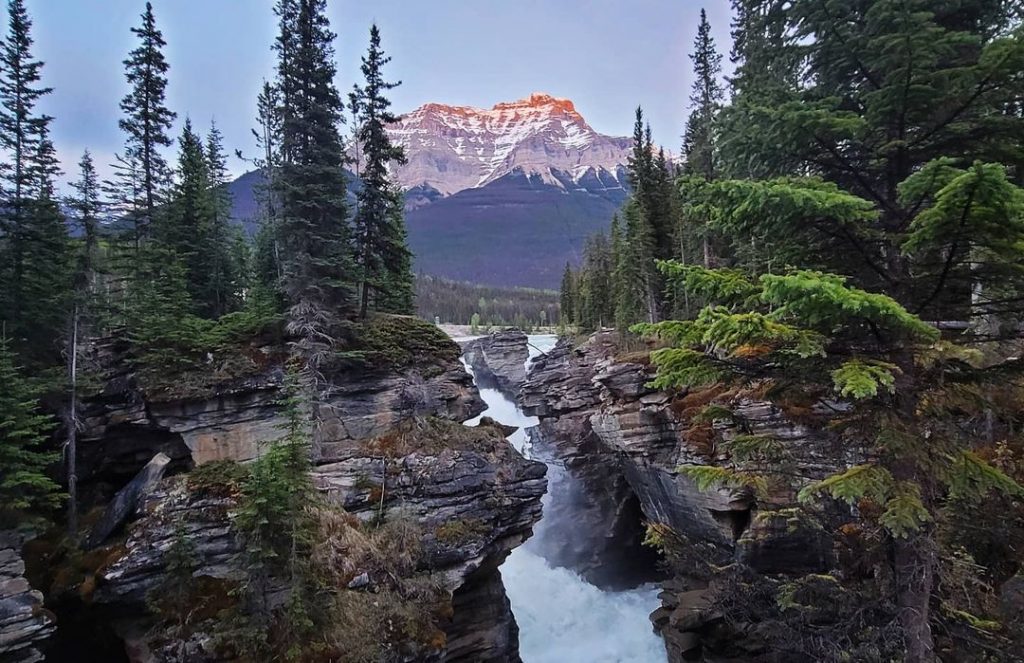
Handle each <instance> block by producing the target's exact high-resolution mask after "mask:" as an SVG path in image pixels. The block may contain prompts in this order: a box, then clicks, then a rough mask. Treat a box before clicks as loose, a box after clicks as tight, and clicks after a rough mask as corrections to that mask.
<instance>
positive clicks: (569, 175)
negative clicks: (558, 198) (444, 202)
mask: <svg viewBox="0 0 1024 663" xmlns="http://www.w3.org/2000/svg"><path fill="white" fill-rule="evenodd" d="M388 133H389V135H390V136H391V139H392V140H393V141H394V142H396V143H397V144H400V145H402V146H403V147H404V148H405V150H406V155H407V157H408V159H409V162H408V163H407V164H406V165H404V166H401V167H398V168H397V169H396V171H395V175H396V177H397V179H398V182H399V183H400V184H401V185H402V186H403V187H405V188H406V189H413V188H417V187H426V188H429V189H433V190H435V191H437V192H439V193H440V194H442V195H445V196H448V195H451V194H453V193H456V192H458V191H463V190H465V189H471V188H476V187H482V186H485V185H487V184H489V183H491V182H494V181H495V180H497V179H499V178H501V177H504V176H505V175H507V174H509V173H511V172H513V171H515V170H521V171H523V172H524V173H527V174H529V175H539V176H540V178H541V180H542V181H543V182H545V183H547V184H551V185H553V186H557V187H562V188H565V187H566V186H567V185H569V186H570V187H571V188H587V187H586V186H580V184H581V182H583V181H584V180H586V181H588V182H591V181H593V182H599V183H601V186H602V187H605V188H607V186H608V184H609V183H611V182H615V183H618V184H619V185H620V186H621V181H620V180H621V178H622V177H623V172H624V170H623V167H624V166H625V164H626V160H627V155H628V153H629V149H630V139H629V138H617V137H612V136H605V135H603V134H600V133H598V132H596V131H594V129H593V128H592V127H591V126H590V125H589V124H587V122H586V120H584V119H583V116H581V115H580V114H579V113H578V112H577V111H576V107H575V106H574V104H573V103H572V101H570V100H568V99H559V98H556V97H552V96H551V95H548V94H544V93H540V92H538V93H534V94H532V95H530V96H529V97H527V98H525V99H520V100H518V101H512V102H503V103H499V104H495V105H494V106H493V107H492V108H490V109H483V108H474V107H471V106H449V105H446V104H438V103H430V104H425V105H424V106H421V107H420V108H417V109H416V110H414V111H412V112H411V113H407V114H406V115H403V116H401V117H400V118H399V119H398V121H396V122H395V123H394V124H392V125H390V126H389V128H388ZM572 185H577V186H575V187H574V186H572Z"/></svg>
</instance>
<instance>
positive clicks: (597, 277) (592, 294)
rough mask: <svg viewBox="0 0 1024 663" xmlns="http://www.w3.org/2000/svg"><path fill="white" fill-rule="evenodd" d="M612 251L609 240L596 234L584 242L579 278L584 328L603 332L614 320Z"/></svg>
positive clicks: (578, 297) (579, 301)
mask: <svg viewBox="0 0 1024 663" xmlns="http://www.w3.org/2000/svg"><path fill="white" fill-rule="evenodd" d="M612 269H613V268H612V251H611V246H610V245H609V243H608V237H607V236H606V235H604V234H603V233H598V234H597V235H594V236H592V237H590V238H589V239H588V240H587V245H586V248H585V250H584V253H583V267H582V268H581V269H580V274H579V278H578V291H579V294H578V296H577V300H578V301H577V305H578V307H579V314H578V317H579V322H580V326H581V327H583V328H584V329H589V330H595V329H602V328H603V327H605V326H608V325H610V324H612V322H613V320H614V318H615V301H614V297H613V292H612Z"/></svg>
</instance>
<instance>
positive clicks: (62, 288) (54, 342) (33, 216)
mask: <svg viewBox="0 0 1024 663" xmlns="http://www.w3.org/2000/svg"><path fill="white" fill-rule="evenodd" d="M30 172H31V174H32V182H31V189H30V191H31V199H30V200H29V201H28V207H27V209H26V216H27V219H26V224H25V226H26V231H27V232H26V233H25V235H24V238H23V239H24V254H23V258H24V263H23V265H22V279H21V291H22V293H23V295H24V297H25V301H24V304H23V306H22V317H21V319H20V320H19V322H20V330H21V332H22V334H23V337H22V338H21V339H20V340H21V343H20V345H21V347H22V363H23V364H24V365H25V366H26V367H27V368H29V369H31V370H33V371H36V370H40V369H45V368H50V367H54V366H56V365H58V364H59V356H60V355H59V350H60V346H61V343H62V340H63V338H64V332H65V329H66V324H67V318H68V308H69V303H70V298H71V286H72V281H71V267H72V265H71V245H70V242H69V238H68V231H67V225H66V223H65V219H64V214H63V212H62V211H61V208H60V201H59V200H58V198H57V195H56V192H55V190H54V187H55V182H54V179H55V178H56V177H57V176H58V175H59V174H60V169H59V167H58V164H57V156H56V153H55V150H54V147H53V143H52V142H51V141H50V139H49V135H48V131H47V129H46V128H45V127H44V128H43V129H42V130H41V132H40V135H39V142H38V144H37V145H36V154H35V158H34V159H33V162H32V163H31V167H30ZM15 328H16V329H17V328H18V327H17V326H16V327H15Z"/></svg>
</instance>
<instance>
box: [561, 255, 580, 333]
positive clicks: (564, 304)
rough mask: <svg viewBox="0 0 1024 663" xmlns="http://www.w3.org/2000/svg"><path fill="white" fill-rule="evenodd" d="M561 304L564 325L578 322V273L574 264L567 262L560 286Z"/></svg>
mask: <svg viewBox="0 0 1024 663" xmlns="http://www.w3.org/2000/svg"><path fill="white" fill-rule="evenodd" d="M558 292H559V295H558V297H559V305H560V307H561V321H562V324H563V325H571V324H575V322H576V274H575V273H574V272H573V269H572V265H570V264H569V263H565V270H564V271H563V272H562V285H561V287H560V288H559V291H558Z"/></svg>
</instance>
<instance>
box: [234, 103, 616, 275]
mask: <svg viewBox="0 0 1024 663" xmlns="http://www.w3.org/2000/svg"><path fill="white" fill-rule="evenodd" d="M389 132H390V135H391V137H392V139H393V140H394V141H395V142H397V143H399V144H401V145H402V146H403V147H405V148H406V156H407V157H408V159H409V163H408V164H407V165H405V166H402V167H400V168H398V169H396V171H395V173H394V175H395V176H396V179H397V180H398V182H399V183H400V184H401V185H402V187H403V188H404V189H405V220H406V225H407V226H408V230H409V246H410V248H411V249H412V251H413V254H414V255H415V269H416V271H418V272H423V273H426V274H433V275H438V276H446V277H449V278H454V279H458V280H462V281H472V282H476V283H487V284H492V285H521V286H532V287H541V288H557V287H558V283H559V281H560V280H561V276H562V270H563V268H564V267H565V263H566V262H567V261H568V262H572V263H577V262H579V259H580V255H581V254H582V250H583V245H584V244H585V242H586V239H587V237H589V236H590V235H592V234H594V233H596V232H606V231H607V230H608V226H609V224H610V222H611V218H612V215H613V214H614V213H615V212H616V211H617V210H618V209H619V207H620V206H621V205H622V203H623V201H624V200H625V199H626V197H627V196H628V183H627V178H626V168H625V165H626V162H627V155H628V153H629V151H630V144H631V140H630V139H628V138H614V137H610V136H605V135H603V134H600V133H598V132H596V131H594V129H593V128H592V127H591V126H590V125H589V124H587V122H586V121H585V120H584V119H583V117H582V116H580V114H579V113H578V112H576V108H575V107H574V106H573V103H572V102H571V101H569V100H568V99H556V98H555V97H552V96H550V95H547V94H539V93H538V94H533V95H531V96H530V97H528V98H526V99H521V100H519V101H513V102H508V103H500V104H497V105H495V106H494V107H493V108H491V109H489V110H488V109H482V108H472V107H468V106H446V105H444V104H426V105H424V106H421V107H420V108H417V109H416V110H414V111H412V112H411V113H408V114H406V115H403V116H401V117H400V118H399V119H398V121H396V122H395V123H394V124H393V125H392V126H391V127H390V129H389ZM349 154H350V156H351V157H352V158H353V170H358V167H359V164H358V159H357V158H356V157H357V156H358V155H357V154H355V153H354V150H350V152H349ZM262 179H263V175H262V173H260V172H258V171H253V172H250V173H246V174H245V175H243V176H241V177H240V178H239V179H237V180H236V181H235V182H233V183H232V185H231V192H232V194H233V197H234V209H233V215H234V217H235V218H236V219H238V220H239V221H240V222H242V223H246V224H247V227H248V228H249V231H250V232H254V231H255V219H256V218H257V206H256V199H255V197H254V194H253V192H254V190H255V189H256V188H257V187H258V185H259V183H260V182H261V181H262ZM358 187H359V182H358V178H357V177H356V176H355V175H353V174H351V173H350V181H349V196H350V199H351V202H352V204H353V205H354V204H355V199H354V192H355V191H356V190H358Z"/></svg>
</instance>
